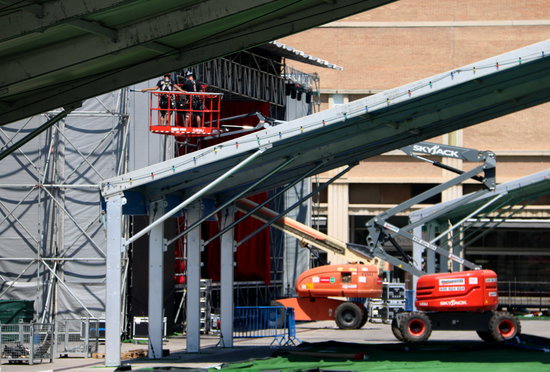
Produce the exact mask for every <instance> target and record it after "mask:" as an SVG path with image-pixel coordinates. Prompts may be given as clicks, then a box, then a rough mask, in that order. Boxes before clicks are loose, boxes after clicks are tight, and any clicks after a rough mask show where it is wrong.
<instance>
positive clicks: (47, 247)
mask: <svg viewBox="0 0 550 372" xmlns="http://www.w3.org/2000/svg"><path fill="white" fill-rule="evenodd" d="M127 110H128V89H121V90H118V91H114V92H111V93H108V94H104V95H102V96H98V97H95V98H93V99H89V100H87V101H84V102H83V104H82V107H81V108H80V109H78V110H75V111H73V112H71V113H70V114H69V115H67V116H66V117H65V118H64V119H62V120H60V121H58V122H57V123H56V124H54V125H53V126H51V127H50V128H49V129H47V130H46V131H44V132H42V133H41V134H40V135H39V136H37V137H36V138H34V139H32V140H31V141H30V142H28V143H26V144H25V145H23V146H22V147H20V148H19V149H17V150H16V151H14V152H13V153H12V154H10V155H9V156H7V157H6V158H5V159H4V160H3V161H2V162H0V236H1V237H2V238H1V239H0V252H1V253H0V279H1V282H0V298H2V299H21V300H34V309H35V320H37V321H40V322H52V321H53V320H55V319H56V318H81V317H82V318H89V317H91V318H103V317H104V311H105V303H104V302H105V257H106V251H105V247H106V242H105V241H106V236H105V229H104V223H105V216H104V212H103V209H102V208H101V205H100V196H99V186H98V184H99V183H100V182H101V181H103V180H104V179H107V178H110V177H113V176H116V175H120V174H124V173H126V172H127V171H128V161H127V159H128V156H127V148H128V137H129V136H128V135H129V125H128V112H127ZM59 112H61V111H52V112H48V113H46V114H43V115H39V116H34V117H31V118H28V119H25V120H21V121H18V122H15V123H12V124H10V125H6V126H4V127H2V128H0V145H1V146H2V151H1V152H3V151H4V150H5V149H7V148H9V147H10V146H11V145H12V144H14V143H16V142H17V141H19V140H21V139H22V138H24V137H25V135H27V134H28V133H31V132H32V131H33V130H34V129H35V128H37V127H39V126H40V125H42V123H44V122H46V121H47V120H49V119H50V118H51V117H54V116H55V115H57V114H58V113H59ZM124 223H125V224H127V221H125V222H124ZM124 231H128V229H127V228H125V229H124ZM124 262H126V261H124ZM126 273H127V268H124V270H123V275H126ZM122 296H123V297H124V296H125V294H124V293H123V294H122Z"/></svg>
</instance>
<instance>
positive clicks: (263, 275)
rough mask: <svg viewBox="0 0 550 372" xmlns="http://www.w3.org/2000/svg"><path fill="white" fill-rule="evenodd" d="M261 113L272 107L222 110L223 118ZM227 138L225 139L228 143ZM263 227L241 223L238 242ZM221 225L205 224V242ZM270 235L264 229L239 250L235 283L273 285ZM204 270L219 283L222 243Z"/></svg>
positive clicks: (237, 105)
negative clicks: (257, 282) (245, 282)
mask: <svg viewBox="0 0 550 372" xmlns="http://www.w3.org/2000/svg"><path fill="white" fill-rule="evenodd" d="M255 111H257V112H261V113H262V114H263V115H265V116H269V104H268V103H265V102H223V101H222V108H221V112H222V114H221V116H222V118H223V117H230V116H236V115H240V114H246V113H250V112H255ZM229 124H233V125H250V126H256V125H257V124H258V118H257V117H256V116H252V117H246V118H242V119H238V120H233V121H231V122H229ZM227 139H228V138H227V137H226V138H224V139H223V140H224V141H226V140H227ZM218 142H219V141H217V140H212V141H209V143H208V144H207V145H208V146H211V145H214V144H215V143H218ZM249 199H250V200H252V201H255V202H257V203H260V202H262V201H265V200H266V199H267V193H260V194H257V195H254V196H251V197H249ZM242 215H243V214H242V213H240V212H239V213H236V215H235V219H238V218H240V217H241V216H242ZM262 225H263V223H262V222H260V221H258V220H256V219H254V218H252V217H249V218H247V219H245V220H244V221H242V222H241V223H239V224H238V225H237V226H236V227H235V234H234V236H235V240H236V241H240V240H241V239H243V238H245V237H246V236H248V235H249V234H251V233H252V232H254V231H256V229H258V228H259V227H260V226H262ZM218 226H219V223H218V222H217V221H216V222H205V223H203V224H202V235H203V239H205V240H206V239H209V237H210V236H212V235H214V234H215V233H217V232H218V231H219V227H218ZM270 251H271V234H270V231H269V228H266V229H264V230H263V231H262V232H261V233H259V234H257V235H256V236H255V237H253V238H252V239H250V240H249V241H247V242H246V243H245V244H243V245H242V246H240V247H239V248H238V249H237V252H236V253H235V262H236V263H237V266H236V267H235V280H237V281H256V280H259V281H263V282H265V283H266V284H269V283H270V279H271V277H270V273H271V259H270ZM203 262H204V263H205V264H204V266H203V268H202V276H203V278H209V279H213V280H220V240H219V239H216V240H215V241H213V242H212V243H210V244H209V245H208V246H207V247H205V250H204V252H203Z"/></svg>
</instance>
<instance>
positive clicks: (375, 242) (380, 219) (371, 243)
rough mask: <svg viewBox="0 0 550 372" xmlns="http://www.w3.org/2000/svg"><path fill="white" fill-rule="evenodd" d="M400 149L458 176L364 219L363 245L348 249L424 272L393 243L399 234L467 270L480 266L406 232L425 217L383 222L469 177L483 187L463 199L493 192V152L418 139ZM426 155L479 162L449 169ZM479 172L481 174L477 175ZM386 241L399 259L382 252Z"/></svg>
mask: <svg viewBox="0 0 550 372" xmlns="http://www.w3.org/2000/svg"><path fill="white" fill-rule="evenodd" d="M401 151H403V152H404V153H406V154H407V155H409V156H411V157H414V158H416V159H419V160H422V161H426V162H429V163H430V164H432V165H434V166H437V167H439V168H442V169H445V170H448V171H451V172H453V173H456V174H458V176H457V177H455V178H453V179H451V180H449V181H447V182H445V183H443V184H441V185H437V186H435V187H432V188H431V189H429V190H427V191H425V192H423V193H421V194H419V195H417V196H415V197H413V198H411V199H409V200H407V201H405V202H403V203H401V204H399V205H397V206H395V207H394V208H391V209H389V210H388V211H386V212H384V213H381V214H380V215H378V216H376V217H374V218H372V219H371V220H370V221H368V222H367V230H368V232H369V235H368V237H367V245H366V246H365V245H360V244H352V243H348V248H350V249H352V250H357V251H359V252H361V253H363V254H365V255H368V256H370V257H378V258H380V259H382V260H384V261H387V262H389V263H391V264H392V265H394V266H397V267H399V268H401V269H403V270H405V271H407V272H410V273H412V274H414V275H416V276H421V275H424V274H425V273H424V272H423V271H422V270H420V269H418V268H417V267H415V266H414V265H413V262H412V259H411V257H410V256H409V255H407V254H406V252H405V251H404V250H403V248H402V247H401V246H400V245H399V244H398V243H397V241H396V239H395V237H396V236H397V235H399V236H401V237H404V238H406V239H408V240H411V241H413V242H415V243H418V244H420V245H422V246H424V247H426V248H428V249H430V250H432V251H434V252H435V253H438V254H440V255H442V256H444V257H447V258H450V259H451V260H452V261H455V262H458V263H459V264H461V265H463V266H465V267H467V268H469V269H475V270H478V269H480V268H481V267H480V266H478V265H475V264H474V263H472V262H470V261H468V260H465V259H463V258H461V257H459V256H456V255H454V254H453V253H451V252H449V251H448V250H447V249H444V248H441V247H439V246H437V245H435V244H433V243H431V242H428V241H426V240H423V239H421V238H418V237H416V236H414V235H413V234H411V233H410V232H409V231H411V230H412V229H413V228H414V227H416V226H419V225H421V224H423V223H424V222H425V220H420V221H416V222H414V223H412V224H409V225H407V226H405V227H402V228H399V227H397V226H394V225H392V224H390V223H389V222H387V220H388V219H389V218H390V217H392V216H395V215H396V214H397V213H400V212H402V211H404V210H406V209H408V208H410V207H412V206H413V205H415V204H418V203H421V202H422V201H424V200H427V199H429V198H431V197H432V196H434V195H437V194H439V193H440V192H442V191H444V190H446V189H448V188H450V187H452V186H455V185H458V184H460V183H461V182H463V181H465V180H467V179H469V178H471V179H473V180H476V181H478V182H481V183H482V184H483V186H484V189H483V190H479V191H477V192H475V193H473V194H471V195H470V196H469V197H468V198H467V200H468V201H469V200H471V199H473V198H475V197H478V196H479V195H480V194H482V193H486V192H488V191H493V190H494V189H495V187H496V181H495V167H496V157H495V154H494V153H493V152H490V151H477V150H474V149H468V148H463V147H456V146H450V145H441V144H436V143H431V142H420V143H417V144H414V145H410V146H406V147H403V148H401ZM426 155H432V156H442V157H447V158H453V159H460V160H464V161H471V162H482V164H481V165H479V166H477V167H475V168H473V169H471V170H469V171H463V170H460V169H456V168H453V167H451V166H449V165H446V164H442V163H440V162H438V161H434V160H431V159H428V158H426V157H425V156H426ZM481 173H483V176H480V174H481ZM434 217H435V216H434V215H432V216H430V219H432V218H434ZM386 242H390V243H391V244H392V245H393V246H394V247H395V248H396V249H397V251H398V252H399V253H400V254H401V258H397V257H395V256H393V255H391V254H389V253H387V252H386V250H385V249H384V244H385V243H386Z"/></svg>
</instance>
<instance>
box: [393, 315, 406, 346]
mask: <svg viewBox="0 0 550 372" xmlns="http://www.w3.org/2000/svg"><path fill="white" fill-rule="evenodd" d="M391 332H392V333H393V335H394V336H395V338H396V339H398V340H399V341H404V340H403V335H402V334H401V330H400V329H399V327H398V326H397V319H396V318H393V319H392V321H391Z"/></svg>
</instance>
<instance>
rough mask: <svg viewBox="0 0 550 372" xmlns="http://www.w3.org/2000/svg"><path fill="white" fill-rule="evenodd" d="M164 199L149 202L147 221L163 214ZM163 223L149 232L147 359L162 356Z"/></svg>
mask: <svg viewBox="0 0 550 372" xmlns="http://www.w3.org/2000/svg"><path fill="white" fill-rule="evenodd" d="M164 203H165V201H164V200H160V201H157V202H154V203H151V204H150V208H149V209H150V210H149V223H153V222H155V221H156V220H158V219H159V218H160V217H161V216H162V215H163V214H164ZM163 253H164V224H163V223H161V224H159V225H157V226H155V228H154V229H153V230H151V232H150V233H149V311H148V316H149V351H148V356H149V359H160V358H162V337H163V322H162V320H163V313H164V312H163V310H164V307H163V304H164V296H163V291H164V286H163V284H164V283H163V279H164V275H163V273H164V254H163Z"/></svg>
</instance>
